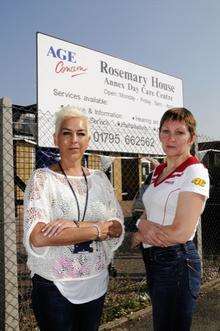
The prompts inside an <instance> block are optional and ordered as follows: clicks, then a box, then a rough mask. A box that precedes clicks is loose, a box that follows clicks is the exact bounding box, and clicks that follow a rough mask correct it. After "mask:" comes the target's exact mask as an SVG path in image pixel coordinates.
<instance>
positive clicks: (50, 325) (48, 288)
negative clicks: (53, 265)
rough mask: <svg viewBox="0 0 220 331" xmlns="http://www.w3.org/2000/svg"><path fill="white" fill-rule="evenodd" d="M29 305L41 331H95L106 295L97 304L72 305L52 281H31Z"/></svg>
mask: <svg viewBox="0 0 220 331" xmlns="http://www.w3.org/2000/svg"><path fill="white" fill-rule="evenodd" d="M32 281H33V290H32V305H33V310H34V314H35V317H36V320H37V323H38V326H39V328H40V330H41V331H97V330H98V327H99V324H100V319H101V314H102V310H103V305H104V300H105V295H104V296H102V297H101V298H98V299H96V300H93V301H90V302H87V303H83V304H72V303H71V302H70V301H68V300H67V299H66V298H65V297H64V296H63V295H62V294H61V293H60V292H59V290H58V289H57V287H56V286H55V285H54V283H53V282H52V281H49V280H47V279H45V278H43V277H41V276H38V275H36V274H35V275H34V277H33V278H32Z"/></svg>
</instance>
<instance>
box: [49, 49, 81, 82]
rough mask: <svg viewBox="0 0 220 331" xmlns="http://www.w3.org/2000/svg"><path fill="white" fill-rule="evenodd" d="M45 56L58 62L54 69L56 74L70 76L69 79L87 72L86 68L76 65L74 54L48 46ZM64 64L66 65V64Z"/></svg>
mask: <svg viewBox="0 0 220 331" xmlns="http://www.w3.org/2000/svg"><path fill="white" fill-rule="evenodd" d="M47 56H50V57H51V56H52V57H53V58H56V59H57V60H58V62H57V63H56V66H55V69H54V71H55V73H57V74H70V76H71V77H75V76H79V75H82V74H85V73H86V71H87V68H86V67H83V66H81V65H76V53H75V52H72V51H69V50H66V49H63V48H55V47H53V46H50V48H49V50H48V52H47ZM66 62H68V63H67V64H66Z"/></svg>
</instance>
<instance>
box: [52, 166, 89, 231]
mask: <svg viewBox="0 0 220 331" xmlns="http://www.w3.org/2000/svg"><path fill="white" fill-rule="evenodd" d="M58 164H59V167H60V170H61V172H62V173H63V175H64V176H65V178H66V180H67V183H68V185H69V187H70V189H71V191H72V193H73V196H74V198H75V200H76V205H77V213H78V222H83V221H84V219H85V214H86V210H87V205H88V199H89V188H88V181H87V177H86V174H85V172H84V169H83V167H81V169H82V173H83V177H84V179H85V182H86V202H85V207H84V212H83V216H82V219H81V220H80V208H79V201H78V198H77V196H76V193H75V191H74V188H73V187H72V185H71V184H70V181H69V179H68V177H67V175H66V173H65V171H64V170H63V168H62V166H61V163H60V162H58ZM77 226H78V225H77Z"/></svg>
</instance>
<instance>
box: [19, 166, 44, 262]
mask: <svg viewBox="0 0 220 331" xmlns="http://www.w3.org/2000/svg"><path fill="white" fill-rule="evenodd" d="M49 221H50V213H49V194H48V183H47V176H46V172H45V171H43V170H42V169H38V170H36V171H35V172H34V173H33V175H32V176H31V178H30V179H29V181H28V183H27V186H26V190H25V194H24V239H23V242H24V246H25V248H26V250H27V252H28V253H30V254H32V255H37V256H39V255H41V256H42V255H45V254H46V253H47V250H48V248H46V247H43V248H36V247H33V246H32V245H31V244H30V234H31V232H32V230H33V228H34V227H35V225H36V224H37V223H38V222H43V223H48V222H49Z"/></svg>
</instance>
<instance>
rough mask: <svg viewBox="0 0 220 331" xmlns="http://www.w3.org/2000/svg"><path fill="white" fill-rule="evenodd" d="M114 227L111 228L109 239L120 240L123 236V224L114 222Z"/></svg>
mask: <svg viewBox="0 0 220 331" xmlns="http://www.w3.org/2000/svg"><path fill="white" fill-rule="evenodd" d="M111 222H112V225H111V226H110V228H109V237H110V238H118V237H120V235H121V234H122V226H121V223H120V222H119V221H117V220H112V221H111Z"/></svg>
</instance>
